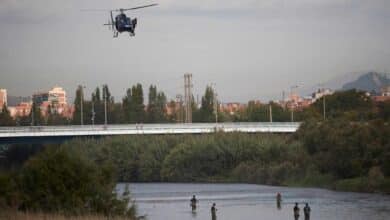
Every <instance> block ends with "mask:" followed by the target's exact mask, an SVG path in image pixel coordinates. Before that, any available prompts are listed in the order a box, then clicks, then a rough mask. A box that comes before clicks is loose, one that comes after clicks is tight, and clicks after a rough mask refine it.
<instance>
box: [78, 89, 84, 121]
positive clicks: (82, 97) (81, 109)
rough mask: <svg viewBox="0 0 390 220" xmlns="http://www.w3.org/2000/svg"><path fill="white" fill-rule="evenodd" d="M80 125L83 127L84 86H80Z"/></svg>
mask: <svg viewBox="0 0 390 220" xmlns="http://www.w3.org/2000/svg"><path fill="white" fill-rule="evenodd" d="M79 88H80V124H81V125H84V111H83V103H84V90H83V89H84V88H85V86H82V85H80V86H79Z"/></svg>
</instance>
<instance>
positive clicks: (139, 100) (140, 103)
mask: <svg viewBox="0 0 390 220" xmlns="http://www.w3.org/2000/svg"><path fill="white" fill-rule="evenodd" d="M131 94H132V103H133V105H132V107H133V109H132V111H133V112H134V119H133V120H131V121H132V122H135V123H140V122H144V121H145V105H144V92H143V89H142V85H141V84H139V83H138V84H137V85H135V86H133V87H132V89H131Z"/></svg>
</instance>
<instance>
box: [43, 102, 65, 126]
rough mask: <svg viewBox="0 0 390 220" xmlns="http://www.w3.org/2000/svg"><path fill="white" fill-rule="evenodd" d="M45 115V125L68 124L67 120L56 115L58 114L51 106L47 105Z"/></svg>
mask: <svg viewBox="0 0 390 220" xmlns="http://www.w3.org/2000/svg"><path fill="white" fill-rule="evenodd" d="M46 115H47V120H46V124H47V125H66V124H69V121H68V119H67V118H65V117H63V116H62V115H60V114H58V112H57V111H56V110H55V109H53V108H52V106H51V105H49V107H48V109H47V113H46Z"/></svg>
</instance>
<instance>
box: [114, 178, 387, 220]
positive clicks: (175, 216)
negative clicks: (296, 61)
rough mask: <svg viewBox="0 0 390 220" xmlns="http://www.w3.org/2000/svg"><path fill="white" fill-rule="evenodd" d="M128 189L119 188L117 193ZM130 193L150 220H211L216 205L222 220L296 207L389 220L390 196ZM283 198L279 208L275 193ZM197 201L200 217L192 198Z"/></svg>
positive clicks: (186, 188) (168, 188)
mask: <svg viewBox="0 0 390 220" xmlns="http://www.w3.org/2000/svg"><path fill="white" fill-rule="evenodd" d="M124 186H125V184H123V183H121V184H118V185H117V189H118V192H121V191H122V190H123V189H124ZM129 186H130V191H131V194H132V198H133V199H134V200H135V201H136V204H137V210H138V214H139V215H147V219H149V220H195V219H199V220H207V219H211V214H210V208H211V205H212V203H216V205H217V209H218V210H217V219H218V220H252V219H266V220H287V219H293V215H292V209H293V206H294V203H295V202H299V203H300V205H299V206H300V208H301V217H300V219H302V220H303V219H304V218H303V213H302V211H303V206H304V203H305V202H307V203H309V205H310V206H311V210H312V212H311V219H312V220H348V219H350V220H368V219H369V220H385V219H386V220H388V219H390V196H388V195H380V194H368V193H350V192H336V191H331V190H325V189H315V188H292V187H273V186H263V185H254V184H171V183H131V184H130V185H129ZM277 192H280V193H281V194H282V199H283V202H282V207H281V209H277V207H276V200H275V196H276V193H277ZM192 195H196V197H197V199H198V200H199V203H198V208H197V210H196V212H192V211H191V208H190V202H189V200H190V198H191V197H192Z"/></svg>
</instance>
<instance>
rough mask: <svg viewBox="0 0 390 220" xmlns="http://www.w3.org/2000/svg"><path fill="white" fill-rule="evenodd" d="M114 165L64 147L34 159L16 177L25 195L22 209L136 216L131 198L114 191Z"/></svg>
mask: <svg viewBox="0 0 390 220" xmlns="http://www.w3.org/2000/svg"><path fill="white" fill-rule="evenodd" d="M113 173H114V172H113V169H112V166H109V165H101V166H99V167H98V166H97V165H96V164H95V163H93V162H92V161H89V160H87V159H86V158H83V157H82V156H81V155H80V154H77V153H75V152H71V151H68V150H66V149H65V148H49V149H47V150H45V151H43V152H42V153H40V154H38V155H37V156H35V157H33V158H31V159H30V160H28V161H27V162H26V164H25V165H24V166H23V168H22V170H21V171H20V174H19V176H18V178H17V182H18V188H19V191H20V194H21V195H22V198H21V203H20V208H21V209H22V210H26V211H43V212H50V213H64V214H70V215H81V214H88V213H101V214H104V215H106V216H123V215H133V211H132V210H131V209H129V208H128V202H129V201H128V199H123V200H118V198H117V195H116V193H115V192H114V187H115V184H116V183H115V178H114V176H113Z"/></svg>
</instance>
